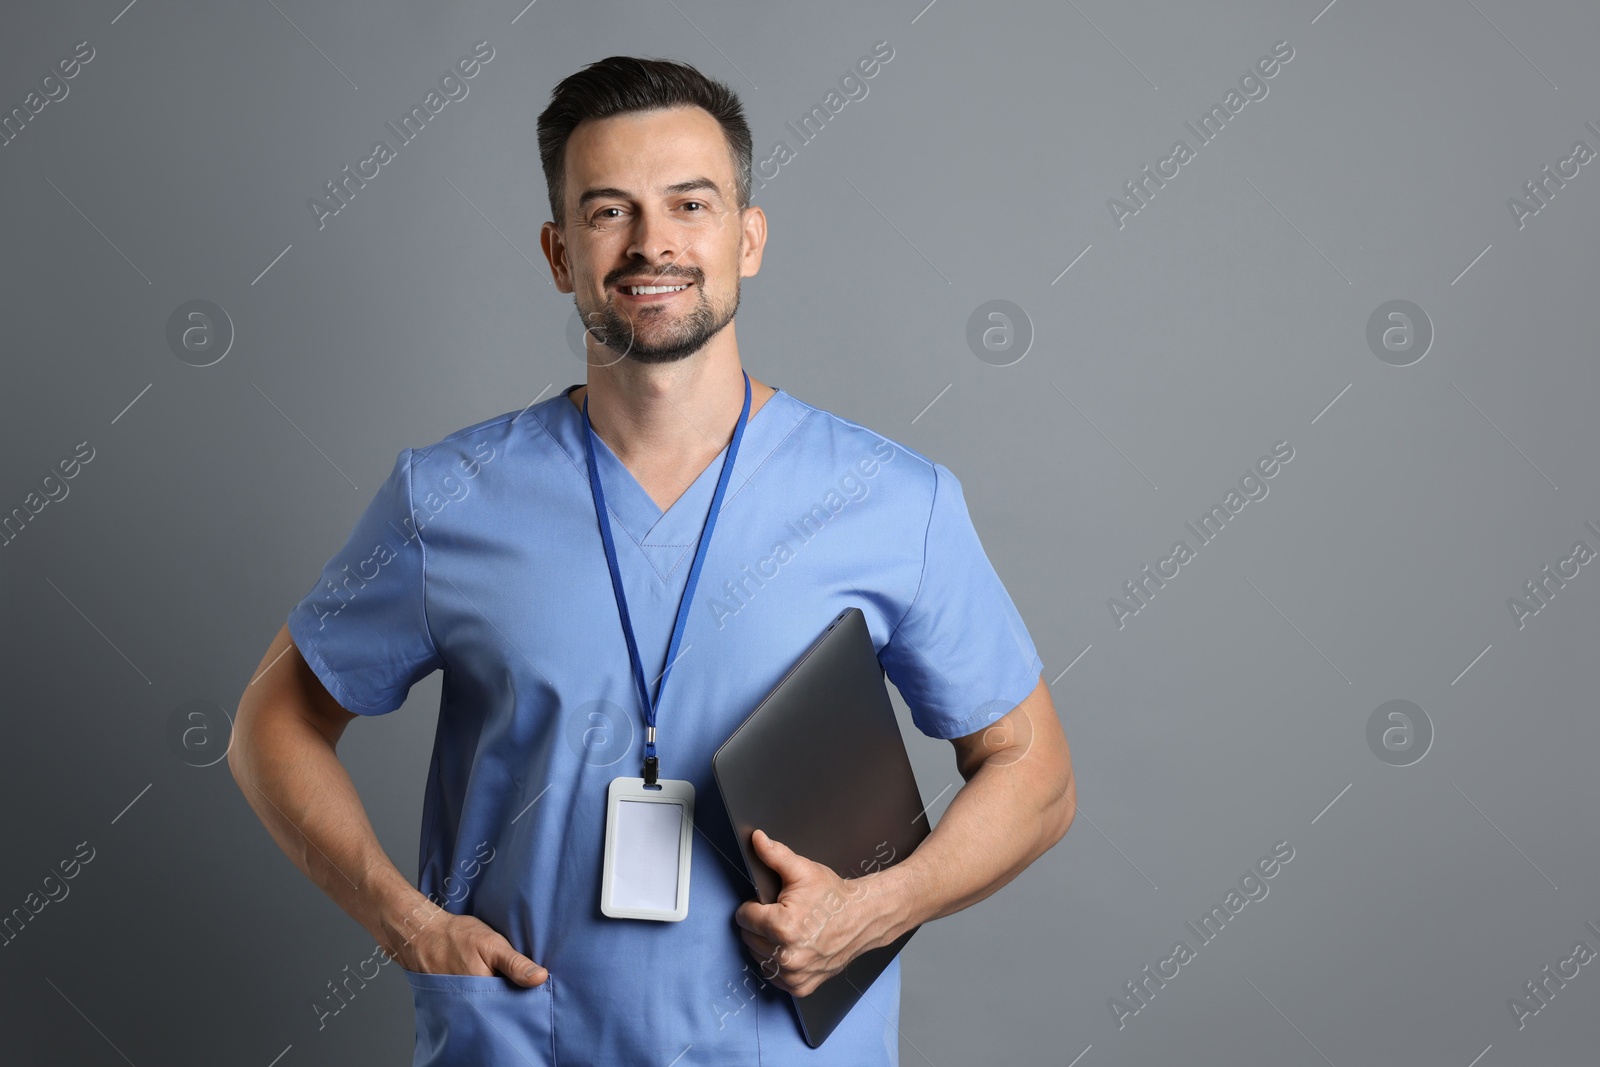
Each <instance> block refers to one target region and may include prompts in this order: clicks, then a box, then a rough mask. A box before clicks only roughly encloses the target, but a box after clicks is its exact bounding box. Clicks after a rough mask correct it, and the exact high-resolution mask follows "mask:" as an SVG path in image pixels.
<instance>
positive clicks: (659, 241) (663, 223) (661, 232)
mask: <svg viewBox="0 0 1600 1067" xmlns="http://www.w3.org/2000/svg"><path fill="white" fill-rule="evenodd" d="M674 230H675V227H674V226H673V225H672V222H671V220H670V219H668V218H667V217H666V216H665V215H664V214H662V213H660V212H658V211H653V210H650V209H645V210H643V211H640V212H639V214H638V216H637V217H636V219H635V221H634V224H633V232H632V234H631V237H632V239H631V240H630V241H629V242H628V249H627V253H628V257H629V258H630V259H634V260H642V261H643V262H645V263H653V264H657V265H659V266H663V267H670V266H671V264H673V263H676V262H677V261H678V258H679V257H680V256H681V255H682V254H683V253H684V251H685V249H684V248H683V247H682V245H681V242H680V241H679V237H680V236H681V234H679V233H676V232H674Z"/></svg>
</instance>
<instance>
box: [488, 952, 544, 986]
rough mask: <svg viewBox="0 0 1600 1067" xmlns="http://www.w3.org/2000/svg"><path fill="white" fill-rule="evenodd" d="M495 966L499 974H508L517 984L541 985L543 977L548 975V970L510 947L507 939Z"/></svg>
mask: <svg viewBox="0 0 1600 1067" xmlns="http://www.w3.org/2000/svg"><path fill="white" fill-rule="evenodd" d="M495 967H496V969H497V970H499V971H500V973H501V974H504V975H509V976H510V978H511V980H512V981H513V982H516V983H517V984H519V985H525V986H537V985H543V984H544V982H545V979H547V978H549V977H550V972H549V971H548V970H546V969H545V968H543V967H541V966H539V965H538V964H537V963H535V962H533V961H532V960H530V959H529V958H528V957H526V956H524V955H523V954H522V953H520V952H518V951H517V950H516V949H514V948H512V947H511V943H510V942H509V941H508V942H507V943H506V946H505V951H504V952H503V953H502V954H501V956H500V959H499V960H498V961H497V962H496V964H495Z"/></svg>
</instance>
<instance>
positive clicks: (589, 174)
mask: <svg viewBox="0 0 1600 1067" xmlns="http://www.w3.org/2000/svg"><path fill="white" fill-rule="evenodd" d="M564 169H565V171H566V186H567V202H568V203H569V204H570V203H575V202H576V200H577V198H578V197H579V196H580V195H582V193H583V191H584V190H585V189H588V188H593V187H597V186H614V187H616V188H618V189H623V190H626V191H628V192H632V193H640V194H646V193H651V192H655V191H658V190H659V189H660V188H662V187H664V186H667V185H671V184H673V183H674V182H679V181H683V180H684V179H685V178H692V177H695V176H696V175H702V174H703V175H705V176H706V177H708V178H710V179H711V180H712V181H714V182H716V183H717V185H718V187H719V188H720V189H721V190H722V192H723V195H724V196H726V197H728V198H730V199H731V198H732V196H733V159H732V155H731V153H730V152H729V151H728V140H727V138H726V137H725V136H724V135H723V132H722V127H721V125H719V124H718V123H717V120H716V119H714V118H712V116H711V113H710V112H709V111H706V110H705V109H704V108H700V107H674V108H664V109H660V110H655V111H632V112H628V113H627V114H623V115H612V116H611V117H609V118H604V119H585V120H584V121H582V122H580V123H578V125H577V127H576V128H574V129H573V131H572V136H571V137H570V138H568V140H567V153H566V160H565V164H564Z"/></svg>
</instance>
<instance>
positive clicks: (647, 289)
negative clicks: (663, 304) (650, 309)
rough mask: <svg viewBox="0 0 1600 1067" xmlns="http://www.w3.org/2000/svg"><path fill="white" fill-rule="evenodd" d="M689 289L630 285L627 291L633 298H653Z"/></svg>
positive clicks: (673, 286) (674, 286)
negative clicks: (660, 294) (661, 294)
mask: <svg viewBox="0 0 1600 1067" xmlns="http://www.w3.org/2000/svg"><path fill="white" fill-rule="evenodd" d="M687 288H689V287H688V286H687V285H630V286H627V290H628V292H629V293H630V294H632V295H633V296H653V295H655V294H656V293H676V292H677V291H678V290H680V289H687Z"/></svg>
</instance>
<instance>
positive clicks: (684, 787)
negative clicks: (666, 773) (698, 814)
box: [600, 778, 694, 922]
mask: <svg viewBox="0 0 1600 1067" xmlns="http://www.w3.org/2000/svg"><path fill="white" fill-rule="evenodd" d="M656 784H657V785H658V786H660V788H659V789H648V788H646V787H645V784H644V779H643V778H613V779H612V780H611V788H610V789H609V790H608V791H607V793H606V841H605V867H604V871H603V873H602V874H601V877H600V911H601V913H602V914H604V915H607V916H610V917H611V918H613V919H656V920H659V921H662V922H678V921H680V920H682V919H685V918H687V917H688V915H689V858H690V851H691V846H692V845H693V843H694V785H693V784H692V783H690V782H684V781H675V780H672V779H667V778H661V779H658V780H657V782H656Z"/></svg>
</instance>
